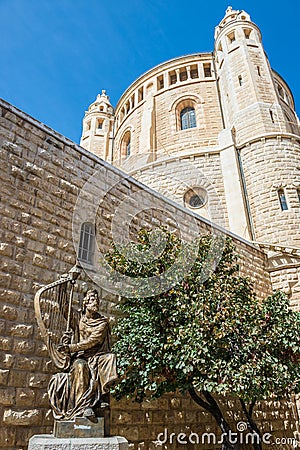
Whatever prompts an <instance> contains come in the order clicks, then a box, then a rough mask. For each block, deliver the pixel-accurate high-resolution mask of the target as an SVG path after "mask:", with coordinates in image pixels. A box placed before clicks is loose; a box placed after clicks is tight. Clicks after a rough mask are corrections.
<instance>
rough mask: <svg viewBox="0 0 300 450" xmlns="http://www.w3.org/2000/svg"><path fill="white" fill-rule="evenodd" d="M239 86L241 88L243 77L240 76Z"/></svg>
mask: <svg viewBox="0 0 300 450" xmlns="http://www.w3.org/2000/svg"><path fill="white" fill-rule="evenodd" d="M239 85H240V86H243V77H242V75H239Z"/></svg>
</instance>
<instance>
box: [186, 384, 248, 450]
mask: <svg viewBox="0 0 300 450" xmlns="http://www.w3.org/2000/svg"><path fill="white" fill-rule="evenodd" d="M201 393H202V394H203V396H204V397H205V400H203V399H202V398H201V397H200V396H199V395H198V394H197V392H196V390H195V388H194V387H193V386H191V387H190V389H189V394H190V396H191V398H192V399H193V400H194V401H195V402H196V403H197V404H198V405H199V406H201V407H202V408H204V409H205V410H206V411H208V412H209V413H210V414H211V415H212V416H213V417H214V418H215V420H216V422H217V424H218V426H219V427H220V429H221V431H222V450H239V443H238V442H235V435H236V433H234V432H233V431H232V430H231V428H230V425H229V424H228V422H227V421H226V420H225V418H224V416H223V413H222V411H221V409H220V407H219V405H218V404H217V402H216V400H215V399H214V398H213V396H212V395H211V394H210V393H209V392H207V391H203V392H201Z"/></svg>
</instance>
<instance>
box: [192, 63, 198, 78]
mask: <svg viewBox="0 0 300 450" xmlns="http://www.w3.org/2000/svg"><path fill="white" fill-rule="evenodd" d="M198 77H199V74H198V67H197V66H191V78H193V79H195V78H198Z"/></svg>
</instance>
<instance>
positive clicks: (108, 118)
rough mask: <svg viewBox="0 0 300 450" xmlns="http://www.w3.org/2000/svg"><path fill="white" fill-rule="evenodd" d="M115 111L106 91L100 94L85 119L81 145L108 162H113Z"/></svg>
mask: <svg viewBox="0 0 300 450" xmlns="http://www.w3.org/2000/svg"><path fill="white" fill-rule="evenodd" d="M113 126H114V109H113V107H112V106H111V104H110V101H109V97H108V96H107V95H106V91H104V90H103V91H102V94H101V95H100V94H98V95H97V98H96V100H95V101H94V102H93V103H92V104H91V105H90V106H89V108H88V111H86V113H85V116H84V119H83V132H82V136H81V140H80V145H81V146H82V147H84V148H86V149H87V150H89V151H90V152H92V153H95V154H96V155H97V156H100V158H102V159H105V160H106V161H110V160H111V153H112V144H113Z"/></svg>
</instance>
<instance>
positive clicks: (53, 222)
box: [0, 101, 295, 450]
mask: <svg viewBox="0 0 300 450" xmlns="http://www.w3.org/2000/svg"><path fill="white" fill-rule="evenodd" d="M0 108H1V114H0V117H1V127H0V144H1V152H0V157H1V171H0V176H1V193H0V195H1V229H2V239H1V244H0V252H1V260H0V262H1V266H0V284H1V286H0V287H1V290H0V330H1V339H0V346H1V347H0V426H1V433H0V448H1V449H3V450H25V449H26V448H27V444H28V439H29V437H30V436H32V435H33V434H41V433H47V432H48V433H49V432H50V431H51V430H52V425H53V421H52V417H51V412H50V411H49V406H48V400H47V395H46V388H47V384H48V380H49V377H50V373H51V371H53V367H52V365H51V364H50V362H49V357H48V354H47V351H46V348H45V346H44V344H43V342H42V341H41V339H40V335H39V330H38V328H37V325H36V323H35V317H34V308H33V298H34V294H35V292H36V291H37V289H38V288H39V287H40V286H41V285H45V284H47V283H50V282H52V281H54V280H55V279H57V276H58V275H59V274H62V273H64V272H66V271H67V270H69V269H70V268H71V267H72V265H73V264H74V262H75V259H76V252H75V249H74V244H73V239H72V223H73V222H72V221H73V212H74V208H75V205H76V202H77V201H78V196H79V195H80V193H82V191H83V186H84V185H85V183H86V182H87V181H88V180H89V178H90V177H91V176H92V175H93V174H95V173H96V174H97V177H98V178H97V180H98V181H97V186H96V185H95V187H97V189H98V192H102V194H103V195H102V198H101V206H100V205H99V206H100V207H99V208H98V213H97V214H98V218H97V220H98V219H99V221H100V222H99V223H100V228H99V230H98V236H97V239H98V244H99V248H101V249H103V251H107V249H108V248H109V245H110V243H111V240H112V238H113V233H112V229H113V227H112V223H113V220H114V219H116V220H118V219H119V214H120V207H121V206H122V205H121V203H122V201H123V202H124V201H125V200H128V199H130V198H132V197H133V198H136V197H135V195H138V198H139V200H138V202H137V211H138V212H137V213H135V212H134V211H133V210H132V211H129V213H131V216H130V217H131V219H130V221H129V219H128V221H129V222H130V223H132V227H133V231H134V230H136V229H138V228H139V227H140V226H141V225H143V226H145V225H146V226H149V227H153V226H159V225H161V224H168V225H169V227H170V228H172V229H174V228H179V229H180V231H181V233H182V235H190V237H191V238H192V237H193V235H195V234H196V233H199V232H201V233H208V232H211V231H212V228H211V226H210V224H209V222H206V221H204V220H201V219H200V218H199V217H197V216H195V215H193V214H192V213H189V212H188V211H187V210H185V209H184V208H181V207H180V206H177V205H176V204H175V203H172V202H171V201H170V200H167V199H165V198H163V197H161V196H160V195H159V194H156V193H155V192H154V191H151V190H150V189H148V188H146V187H144V186H143V185H141V184H139V183H138V182H136V181H135V180H133V179H130V178H127V179H126V178H125V177H126V176H125V175H124V174H123V173H122V172H120V171H118V170H117V169H116V168H114V167H112V166H110V165H109V164H107V163H105V162H103V161H102V160H100V159H99V158H97V157H96V156H95V155H92V154H90V153H88V152H87V151H85V150H83V149H82V148H80V147H79V146H77V145H76V144H74V143H73V142H71V141H69V140H67V139H66V138H64V137H63V136H61V135H59V134H57V133H55V132H54V131H53V130H51V129H49V128H47V127H46V126H45V125H43V124H40V123H39V122H37V121H35V120H34V119H32V118H30V117H29V116H27V115H26V114H24V113H22V112H21V111H19V110H17V109H16V108H14V107H12V106H10V105H9V104H7V103H6V102H3V101H1V103H0ZM99 190H100V191H99ZM125 203H126V201H125ZM99 204H100V200H99ZM127 212H128V211H127ZM121 216H122V215H121ZM121 216H120V220H121V219H122V217H121ZM97 223H98V222H97ZM127 225H128V222H124V223H123V224H122V226H123V227H124V229H126V226H127ZM234 241H235V244H236V246H237V250H238V253H239V254H240V255H241V267H242V271H243V273H245V274H247V275H249V276H251V277H252V278H253V279H254V281H255V286H256V289H257V291H258V292H259V294H260V295H262V296H264V295H266V294H267V293H268V292H270V289H271V286H270V279H269V276H268V275H267V273H266V271H265V261H266V260H265V255H264V253H262V252H261V251H260V250H258V249H257V248H255V247H254V246H251V245H248V244H247V243H246V242H243V241H239V240H238V239H236V238H234ZM76 245H78V242H77V243H76ZM83 281H84V282H86V283H89V282H90V279H89V277H88V276H87V275H86V274H83V276H82V281H81V284H80V283H79V287H78V289H79V290H80V289H83V285H82V282H83ZM102 294H103V297H104V303H103V308H104V310H105V311H106V312H107V313H108V314H112V313H113V310H114V303H115V297H113V296H112V295H111V294H109V293H108V292H102ZM223 403H224V406H225V405H226V407H227V408H228V410H229V413H228V415H229V419H231V420H234V421H236V420H237V419H239V418H240V416H239V415H238V414H237V413H235V412H234V410H235V409H234V405H233V404H232V403H231V401H230V400H223ZM292 406H293V405H292V403H284V404H278V405H277V406H276V405H275V406H274V405H273V406H270V405H268V408H267V409H266V411H265V412H264V411H262V408H261V410H259V411H258V412H257V417H258V419H259V420H260V421H261V423H262V425H263V426H264V429H269V428H268V427H272V430H274V432H276V430H277V431H278V433H281V434H282V430H284V429H289V428H290V427H291V426H293V423H294V420H295V417H294V413H293V409H292ZM274 411H275V413H276V414H275V415H274ZM285 422H286V423H285ZM284 427H285V428H284ZM165 428H168V430H169V431H170V432H175V433H176V432H180V431H183V432H184V431H185V430H188V429H189V430H191V429H192V430H193V431H194V432H197V433H201V432H204V431H208V430H211V431H214V430H215V426H214V425H213V421H212V419H211V417H210V416H209V415H208V414H207V413H206V412H204V411H201V410H200V408H198V407H197V406H196V405H194V404H193V403H192V402H191V400H190V399H186V398H182V397H179V396H177V395H175V394H174V395H172V396H169V397H165V398H162V399H160V400H158V401H157V402H154V403H147V402H146V403H144V404H142V405H137V404H134V403H132V402H128V403H125V402H121V403H117V404H116V403H113V412H112V433H115V434H121V435H124V436H125V437H126V438H127V439H129V441H130V442H131V446H132V447H133V448H134V449H145V450H147V449H150V448H154V447H155V445H154V444H153V442H152V441H154V440H155V439H156V436H157V434H158V433H160V432H163V431H164V429H165ZM270 429H271V428H270ZM281 434H279V435H281ZM167 448H180V446H179V445H175V444H172V445H171V444H169V445H167ZM184 448H190V446H184ZM193 448H196V447H193ZM201 448H209V447H202V446H201Z"/></svg>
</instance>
